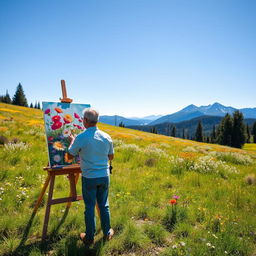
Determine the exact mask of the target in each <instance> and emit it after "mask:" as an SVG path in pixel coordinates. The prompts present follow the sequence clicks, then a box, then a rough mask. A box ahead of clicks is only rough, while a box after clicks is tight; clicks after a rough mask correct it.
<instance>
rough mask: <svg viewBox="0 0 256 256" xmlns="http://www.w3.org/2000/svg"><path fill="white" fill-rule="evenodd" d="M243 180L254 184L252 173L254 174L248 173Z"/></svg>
mask: <svg viewBox="0 0 256 256" xmlns="http://www.w3.org/2000/svg"><path fill="white" fill-rule="evenodd" d="M245 182H246V183H247V184H248V185H254V184H256V178H255V175H254V174H248V175H247V176H246V177H245Z"/></svg>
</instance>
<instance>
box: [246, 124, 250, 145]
mask: <svg viewBox="0 0 256 256" xmlns="http://www.w3.org/2000/svg"><path fill="white" fill-rule="evenodd" d="M246 135H247V138H246V142H247V143H250V141H251V133H250V128H249V125H248V124H247V125H246Z"/></svg>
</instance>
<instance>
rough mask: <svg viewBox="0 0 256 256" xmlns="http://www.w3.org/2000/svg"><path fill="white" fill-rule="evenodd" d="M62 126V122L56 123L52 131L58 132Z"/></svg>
mask: <svg viewBox="0 0 256 256" xmlns="http://www.w3.org/2000/svg"><path fill="white" fill-rule="evenodd" d="M61 126H62V122H54V123H53V125H52V130H57V129H59V128H61Z"/></svg>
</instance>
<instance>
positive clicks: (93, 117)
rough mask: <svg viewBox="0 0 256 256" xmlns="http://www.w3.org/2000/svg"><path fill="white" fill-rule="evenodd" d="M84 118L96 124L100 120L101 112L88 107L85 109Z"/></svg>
mask: <svg viewBox="0 0 256 256" xmlns="http://www.w3.org/2000/svg"><path fill="white" fill-rule="evenodd" d="M83 114H84V118H86V119H87V122H88V123H90V124H96V123H97V122H98V121H99V112H98V111H97V110H95V109H92V108H86V109H85V110H84V111H83Z"/></svg>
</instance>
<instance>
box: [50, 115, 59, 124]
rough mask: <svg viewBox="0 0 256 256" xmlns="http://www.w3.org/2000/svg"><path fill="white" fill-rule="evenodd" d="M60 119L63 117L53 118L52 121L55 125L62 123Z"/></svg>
mask: <svg viewBox="0 0 256 256" xmlns="http://www.w3.org/2000/svg"><path fill="white" fill-rule="evenodd" d="M60 119H61V117H60V116H58V115H57V116H53V117H52V121H53V122H54V123H56V122H59V121H60Z"/></svg>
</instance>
